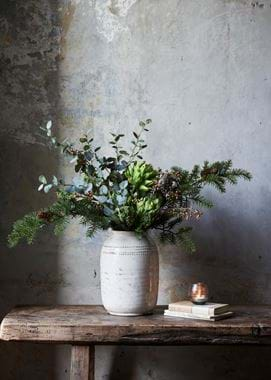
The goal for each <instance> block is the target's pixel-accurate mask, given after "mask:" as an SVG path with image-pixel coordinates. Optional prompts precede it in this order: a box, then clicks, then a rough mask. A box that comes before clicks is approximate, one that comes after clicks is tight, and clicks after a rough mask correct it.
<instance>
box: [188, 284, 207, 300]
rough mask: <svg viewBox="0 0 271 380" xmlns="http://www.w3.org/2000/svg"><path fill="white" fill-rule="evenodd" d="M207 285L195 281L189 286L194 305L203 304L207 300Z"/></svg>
mask: <svg viewBox="0 0 271 380" xmlns="http://www.w3.org/2000/svg"><path fill="white" fill-rule="evenodd" d="M208 294H209V291H208V286H207V285H206V284H205V283H204V282H197V283H196V284H193V285H192V286H191V293H190V297H191V301H192V302H193V303H194V304H196V305H204V304H205V303H206V302H207V301H208Z"/></svg>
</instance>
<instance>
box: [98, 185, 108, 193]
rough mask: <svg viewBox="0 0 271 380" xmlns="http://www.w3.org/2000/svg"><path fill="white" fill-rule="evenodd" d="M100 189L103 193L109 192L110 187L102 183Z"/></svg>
mask: <svg viewBox="0 0 271 380" xmlns="http://www.w3.org/2000/svg"><path fill="white" fill-rule="evenodd" d="M99 190H100V194H102V195H106V194H108V188H107V187H106V186H105V185H102V186H101V187H100V189H99Z"/></svg>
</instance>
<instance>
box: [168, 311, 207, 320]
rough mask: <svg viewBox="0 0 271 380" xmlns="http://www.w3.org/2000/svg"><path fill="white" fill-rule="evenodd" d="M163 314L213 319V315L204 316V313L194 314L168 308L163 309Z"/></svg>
mask: <svg viewBox="0 0 271 380" xmlns="http://www.w3.org/2000/svg"><path fill="white" fill-rule="evenodd" d="M164 314H165V315H167V316H169V317H180V318H188V319H193V318H197V319H203V320H205V321H206V320H207V321H211V320H212V319H213V317H210V316H206V315H195V314H192V313H186V312H174V311H170V310H165V313H164Z"/></svg>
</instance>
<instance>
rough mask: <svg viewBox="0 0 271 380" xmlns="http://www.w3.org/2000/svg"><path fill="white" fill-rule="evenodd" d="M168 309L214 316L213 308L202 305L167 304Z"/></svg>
mask: <svg viewBox="0 0 271 380" xmlns="http://www.w3.org/2000/svg"><path fill="white" fill-rule="evenodd" d="M168 310H170V311H173V312H177V313H179V312H180V313H190V314H193V315H204V316H214V309H213V308H203V307H202V306H197V305H193V306H189V305H172V306H171V305H169V306H168Z"/></svg>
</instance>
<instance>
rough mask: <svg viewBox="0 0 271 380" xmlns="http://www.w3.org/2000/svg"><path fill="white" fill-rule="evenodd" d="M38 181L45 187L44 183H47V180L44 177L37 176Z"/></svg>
mask: <svg viewBox="0 0 271 380" xmlns="http://www.w3.org/2000/svg"><path fill="white" fill-rule="evenodd" d="M39 181H40V182H41V183H43V184H44V185H46V183H47V179H46V178H45V176H44V175H40V176H39Z"/></svg>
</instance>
